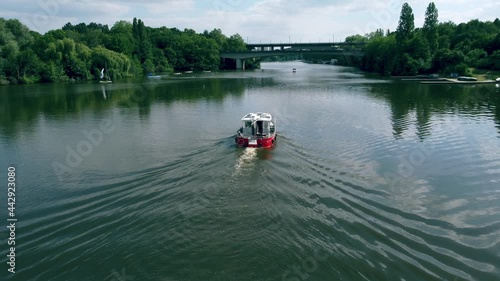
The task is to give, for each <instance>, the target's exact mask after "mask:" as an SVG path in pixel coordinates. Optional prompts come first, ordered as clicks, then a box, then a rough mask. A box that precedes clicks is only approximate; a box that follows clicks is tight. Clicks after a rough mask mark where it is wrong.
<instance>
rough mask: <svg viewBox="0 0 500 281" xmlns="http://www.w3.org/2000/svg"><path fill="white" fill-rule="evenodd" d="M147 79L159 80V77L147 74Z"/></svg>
mask: <svg viewBox="0 0 500 281" xmlns="http://www.w3.org/2000/svg"><path fill="white" fill-rule="evenodd" d="M147 77H148V78H149V79H161V76H160V75H153V74H151V73H150V74H148V76H147Z"/></svg>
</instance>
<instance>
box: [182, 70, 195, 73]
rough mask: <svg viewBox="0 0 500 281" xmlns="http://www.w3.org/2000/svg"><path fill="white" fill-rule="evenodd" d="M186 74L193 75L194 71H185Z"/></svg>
mask: <svg viewBox="0 0 500 281" xmlns="http://www.w3.org/2000/svg"><path fill="white" fill-rule="evenodd" d="M184 73H186V74H191V73H193V71H192V70H188V71H184Z"/></svg>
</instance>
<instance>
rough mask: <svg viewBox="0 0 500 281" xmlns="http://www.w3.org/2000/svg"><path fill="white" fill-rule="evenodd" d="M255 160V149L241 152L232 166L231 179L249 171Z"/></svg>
mask: <svg viewBox="0 0 500 281" xmlns="http://www.w3.org/2000/svg"><path fill="white" fill-rule="evenodd" d="M256 158H257V148H252V147H247V148H245V149H244V150H243V154H241V155H240V157H239V158H238V160H237V161H236V164H235V165H234V173H233V177H234V176H237V175H239V174H240V173H241V172H242V171H244V170H247V169H250V168H251V167H253V165H254V164H255V162H254V159H256Z"/></svg>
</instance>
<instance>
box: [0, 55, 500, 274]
mask: <svg viewBox="0 0 500 281" xmlns="http://www.w3.org/2000/svg"><path fill="white" fill-rule="evenodd" d="M262 68H263V69H262V70H257V71H246V72H220V73H215V74H213V73H194V74H189V75H182V76H179V77H170V78H168V79H163V80H144V81H117V82H116V83H114V84H112V85H100V84H96V83H88V84H49V85H30V86H4V87H0V155H1V158H0V167H1V170H2V171H3V172H1V173H0V179H1V182H2V186H3V188H2V189H1V190H0V194H1V196H0V198H2V199H1V202H0V207H1V212H0V214H1V217H0V222H1V225H3V227H2V228H3V230H2V237H3V238H2V240H1V244H0V249H1V250H0V253H1V256H2V257H3V258H2V259H1V260H2V264H3V265H2V267H1V270H2V272H1V273H0V276H3V277H1V278H0V279H2V280H43V281H45V280H61V281H66V280H115V281H128V280H163V281H167V280H168V281H184V280H186V281H187V280H235V281H240V280H293V281H300V280H500V88H499V87H496V86H495V85H484V86H457V85H451V86H449V85H422V84H419V83H418V82H401V81H396V80H383V79H379V78H373V77H370V76H369V75H367V74H363V73H360V72H359V71H357V70H355V69H353V68H345V67H338V66H327V65H307V64H303V63H300V62H287V63H264V64H263V65H262ZM292 68H297V73H295V74H294V73H292ZM253 111H265V112H271V113H273V114H274V115H275V116H276V118H277V125H278V127H277V128H278V143H277V145H276V147H275V148H274V149H271V150H252V149H238V148H236V147H235V146H234V144H233V141H234V140H233V138H234V133H235V131H236V130H237V129H238V126H239V125H240V121H239V120H240V118H241V117H242V116H243V115H244V114H246V113H248V112H253ZM11 164H13V165H14V166H15V167H16V172H17V190H16V199H17V201H16V203H17V205H16V210H15V211H16V216H17V218H18V222H17V225H16V226H17V227H16V273H15V275H12V274H10V273H8V272H7V268H8V266H7V265H6V261H7V258H6V255H7V247H8V246H7V240H6V237H7V235H9V234H8V233H7V231H6V228H5V225H7V222H6V220H7V200H6V194H7V167H8V166H9V165H11ZM5 277H6V279H4V278H5Z"/></svg>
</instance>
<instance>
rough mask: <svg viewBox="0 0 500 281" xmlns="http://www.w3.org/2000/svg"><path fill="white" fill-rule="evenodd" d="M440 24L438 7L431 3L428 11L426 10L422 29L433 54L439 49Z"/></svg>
mask: <svg viewBox="0 0 500 281" xmlns="http://www.w3.org/2000/svg"><path fill="white" fill-rule="evenodd" d="M438 23H439V22H438V10H437V8H436V5H434V2H431V3H429V6H427V10H425V21H424V26H423V28H422V29H423V31H424V34H425V37H426V39H427V41H428V42H429V47H430V50H431V53H434V51H435V50H436V49H437V48H438V40H439V34H438V28H437V25H438Z"/></svg>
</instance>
